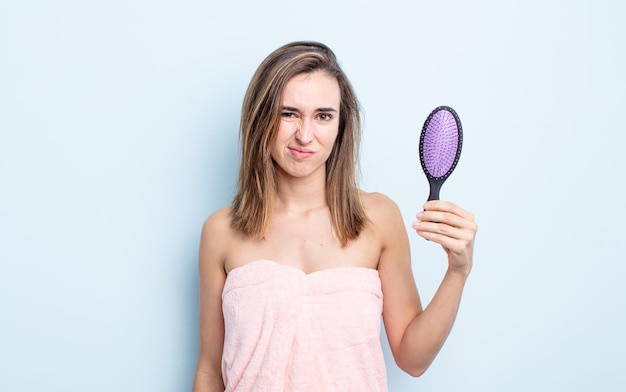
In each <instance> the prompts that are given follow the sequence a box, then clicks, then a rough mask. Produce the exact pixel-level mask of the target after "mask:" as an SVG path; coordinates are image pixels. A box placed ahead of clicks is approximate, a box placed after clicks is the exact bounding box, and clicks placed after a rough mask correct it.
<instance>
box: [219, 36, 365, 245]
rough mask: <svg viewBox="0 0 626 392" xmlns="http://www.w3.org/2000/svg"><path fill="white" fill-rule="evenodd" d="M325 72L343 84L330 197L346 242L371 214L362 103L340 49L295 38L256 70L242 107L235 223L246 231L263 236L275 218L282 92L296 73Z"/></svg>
mask: <svg viewBox="0 0 626 392" xmlns="http://www.w3.org/2000/svg"><path fill="white" fill-rule="evenodd" d="M320 71H321V72H324V73H326V74H327V75H329V76H332V77H335V78H336V79H337V82H338V84H339V89H340V94H341V103H340V110H339V133H338V135H337V139H336V140H335V144H334V146H333V149H332V151H331V154H330V156H329V158H328V160H327V161H326V201H327V203H328V207H329V209H330V214H331V217H332V223H333V227H334V229H335V232H336V235H337V237H338V239H339V241H340V242H341V244H342V245H343V246H345V245H346V244H347V243H348V242H349V241H350V240H353V239H355V238H357V237H358V236H359V233H360V231H361V230H362V229H363V226H364V225H365V224H366V222H367V216H366V214H365V210H364V208H363V204H362V202H361V198H360V191H359V189H358V187H357V180H356V167H357V165H358V154H359V143H360V139H361V119H360V108H359V103H358V101H357V98H356V95H355V93H354V90H353V88H352V86H351V85H350V82H349V81H348V78H347V77H346V75H345V74H344V72H343V71H342V70H341V68H340V67H339V64H338V63H337V58H336V57H335V54H334V53H333V52H332V51H331V50H330V48H328V47H327V46H326V45H323V44H321V43H317V42H293V43H290V44H287V45H285V46H282V47H280V48H278V49H276V50H275V51H274V52H272V53H271V54H270V55H269V56H268V57H267V58H266V59H265V60H264V61H263V62H262V63H261V65H260V66H259V68H258V69H257V71H256V72H255V74H254V76H253V77H252V80H251V81H250V85H249V86H248V90H247V92H246V95H245V98H244V101H243V106H242V110H241V124H240V132H241V134H240V142H241V165H240V167H239V181H238V184H237V191H236V194H235V197H234V200H233V205H232V209H231V222H232V223H231V224H232V227H233V229H235V231H237V232H239V233H241V234H243V235H244V236H246V237H256V238H263V237H264V236H265V234H266V233H267V230H268V228H269V225H270V223H271V216H272V212H273V208H274V198H275V192H276V167H275V163H274V161H273V159H272V157H271V156H270V149H271V147H272V143H273V141H274V138H275V135H276V133H277V130H278V125H279V122H280V113H281V106H282V102H281V100H282V93H283V90H284V88H285V85H286V84H287V82H288V81H289V80H290V79H291V78H293V77H294V76H296V75H300V74H303V73H312V72H320Z"/></svg>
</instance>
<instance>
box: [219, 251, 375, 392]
mask: <svg viewBox="0 0 626 392" xmlns="http://www.w3.org/2000/svg"><path fill="white" fill-rule="evenodd" d="M222 307H223V311H224V323H225V330H226V333H225V337H224V353H223V356H222V375H223V377H224V383H225V385H226V391H227V392H230V391H238V392H242V391H254V392H265V391H268V392H275V391H303V392H313V391H324V392H328V391H359V392H368V391H387V376H386V372H385V362H384V358H383V353H382V348H381V344H380V328H381V325H380V324H381V313H382V291H381V283H380V278H379V276H378V271H376V270H374V269H369V268H358V267H348V268H333V269H328V270H323V271H318V272H314V273H311V274H306V273H304V272H303V271H301V270H300V269H297V268H294V267H289V266H284V265H281V264H278V263H276V262H273V261H269V260H258V261H254V262H252V263H249V264H246V265H244V266H243V267H239V268H235V269H233V270H232V271H230V273H229V274H228V277H227V279H226V284H225V286H224V291H223V293H222Z"/></svg>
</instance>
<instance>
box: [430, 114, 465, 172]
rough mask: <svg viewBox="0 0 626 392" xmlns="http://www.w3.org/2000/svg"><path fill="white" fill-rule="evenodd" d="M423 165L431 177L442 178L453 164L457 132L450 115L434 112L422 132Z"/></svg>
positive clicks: (456, 146)
mask: <svg viewBox="0 0 626 392" xmlns="http://www.w3.org/2000/svg"><path fill="white" fill-rule="evenodd" d="M423 148H424V152H423V155H424V164H425V165H426V170H428V172H429V173H430V174H431V175H432V176H433V177H443V176H444V175H445V174H446V173H447V172H448V170H450V168H451V167H452V165H453V164H454V159H455V157H456V152H457V150H458V148H459V132H458V127H457V125H456V121H455V119H454V116H453V115H452V113H450V112H448V111H446V110H440V111H438V112H436V113H435V114H434V115H433V116H432V117H431V119H430V122H429V123H428V125H427V126H426V131H425V132H424V147H423Z"/></svg>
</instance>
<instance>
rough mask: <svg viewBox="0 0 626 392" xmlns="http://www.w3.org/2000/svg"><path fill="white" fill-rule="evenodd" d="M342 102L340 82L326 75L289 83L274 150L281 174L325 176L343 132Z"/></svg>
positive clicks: (296, 78) (316, 74)
mask: <svg viewBox="0 0 626 392" xmlns="http://www.w3.org/2000/svg"><path fill="white" fill-rule="evenodd" d="M340 103H341V93H340V89H339V84H338V83H337V79H335V78H334V77H332V76H329V75H327V74H326V73H324V72H313V73H308V74H300V75H297V76H294V77H293V78H292V79H291V80H289V81H288V82H287V84H286V85H285V88H284V90H283V95H282V109H281V120H280V125H279V128H278V133H277V135H276V139H275V141H274V144H273V145H272V150H271V155H272V158H273V159H274V161H275V162H276V165H277V166H278V168H279V171H280V172H281V174H286V175H287V176H290V177H307V176H312V175H316V176H317V175H321V176H324V175H325V172H326V171H325V164H326V160H327V159H328V157H329V155H330V152H331V150H332V148H333V144H334V143H335V139H336V138H337V134H338V132H339V110H340Z"/></svg>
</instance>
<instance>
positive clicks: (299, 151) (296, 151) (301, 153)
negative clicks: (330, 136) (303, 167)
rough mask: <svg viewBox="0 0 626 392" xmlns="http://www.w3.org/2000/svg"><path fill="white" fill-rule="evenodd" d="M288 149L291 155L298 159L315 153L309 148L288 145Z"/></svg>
mask: <svg viewBox="0 0 626 392" xmlns="http://www.w3.org/2000/svg"><path fill="white" fill-rule="evenodd" d="M288 149H289V151H291V155H293V156H294V157H295V158H299V159H303V158H308V157H310V156H311V155H313V154H314V153H315V151H313V150H309V149H307V148H300V147H288Z"/></svg>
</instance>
